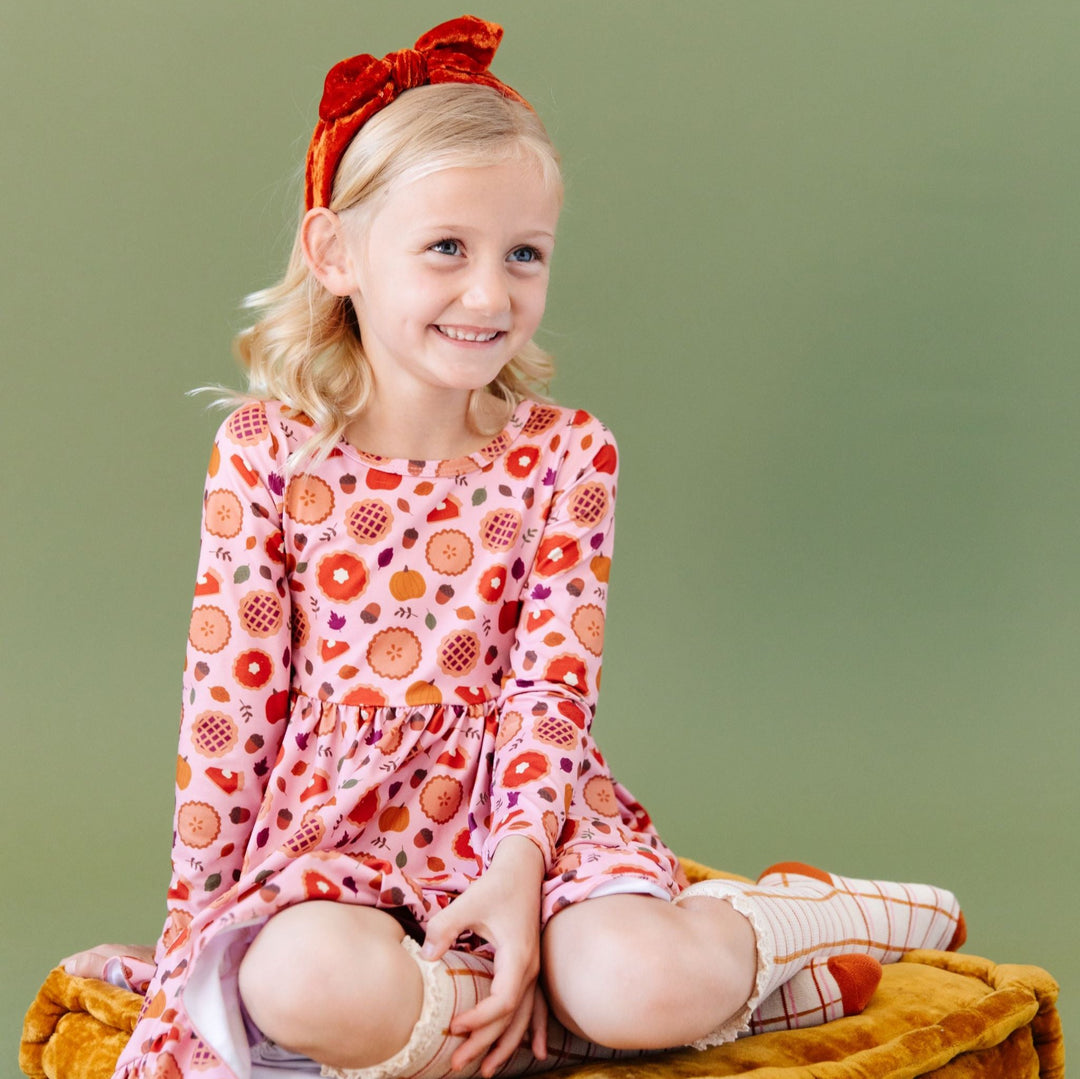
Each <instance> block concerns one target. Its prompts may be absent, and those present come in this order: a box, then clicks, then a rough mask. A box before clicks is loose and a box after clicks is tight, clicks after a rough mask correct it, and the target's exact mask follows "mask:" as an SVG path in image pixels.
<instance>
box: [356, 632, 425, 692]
mask: <svg viewBox="0 0 1080 1079" xmlns="http://www.w3.org/2000/svg"><path fill="white" fill-rule="evenodd" d="M420 653H421V647H420V640H419V638H418V637H417V636H416V634H415V633H413V632H412V630H409V629H406V628H405V627H404V626H393V627H392V628H390V629H384V630H380V631H379V632H378V633H376V634H375V636H374V637H372V638H371V644H369V645H368V649H367V661H368V666H369V667H370V668H371V669H372V670H373V671H374V672H375V673H376V674H378V675H381V676H382V677H383V678H393V679H399V678H408V676H409V675H410V674H412V672H413V671H415V670H416V668H417V667H419V666H420Z"/></svg>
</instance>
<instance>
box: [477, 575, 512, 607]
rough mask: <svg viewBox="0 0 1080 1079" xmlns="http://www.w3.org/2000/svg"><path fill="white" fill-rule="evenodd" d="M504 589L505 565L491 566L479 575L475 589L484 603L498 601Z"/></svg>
mask: <svg viewBox="0 0 1080 1079" xmlns="http://www.w3.org/2000/svg"><path fill="white" fill-rule="evenodd" d="M505 590H506V567H505V566H492V567H490V568H489V569H486V570H484V572H483V573H482V574H481V575H480V582H479V583H478V584H477V586H476V591H477V593H478V594H479V596H480V598H481V599H482V600H483V601H484V602H485V603H498V602H499V600H501V599H502V596H503V592H504V591H505Z"/></svg>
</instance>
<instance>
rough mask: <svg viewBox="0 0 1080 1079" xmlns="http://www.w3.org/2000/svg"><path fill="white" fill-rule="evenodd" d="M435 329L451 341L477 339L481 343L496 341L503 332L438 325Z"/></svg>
mask: <svg viewBox="0 0 1080 1079" xmlns="http://www.w3.org/2000/svg"><path fill="white" fill-rule="evenodd" d="M435 329H436V330H438V331H439V333H441V334H442V335H443V337H449V338H450V340H451V341H476V342H478V343H481V344H483V343H485V342H487V341H494V340H495V338H496V337H501V336H502V334H503V331H502V330H459V329H457V328H456V327H454V326H436V327H435Z"/></svg>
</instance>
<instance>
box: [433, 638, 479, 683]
mask: <svg viewBox="0 0 1080 1079" xmlns="http://www.w3.org/2000/svg"><path fill="white" fill-rule="evenodd" d="M436 658H437V659H438V661H439V669H440V670H441V671H442V672H443V673H444V674H448V675H450V676H451V677H454V678H459V677H461V675H464V674H468V673H469V672H470V671H472V670H473V668H474V667H475V666H476V664H477V661H478V660H479V659H480V638H479V637H478V636H477V635H476V634H475V633H473V631H472V630H471V629H459V630H455V631H454V632H453V633H448V634H447V635H446V636H445V637H443V639H442V640H441V641H440V642H439V651H438V654H437V657H436Z"/></svg>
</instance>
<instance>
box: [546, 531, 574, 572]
mask: <svg viewBox="0 0 1080 1079" xmlns="http://www.w3.org/2000/svg"><path fill="white" fill-rule="evenodd" d="M580 561H581V548H580V547H578V544H577V540H575V539H574V537H573V536H566V535H561V534H560V533H555V534H554V535H552V536H546V537H545V538H544V539H543V541H542V542H541V544H540V547H539V548H538V550H537V552H536V572H537V573H539V574H540V576H541V577H552V576H554V575H555V574H556V573H564V572H565V571H566V570H568V569H571V568H572V567H573V566H576V565H577V564H578V562H580Z"/></svg>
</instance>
